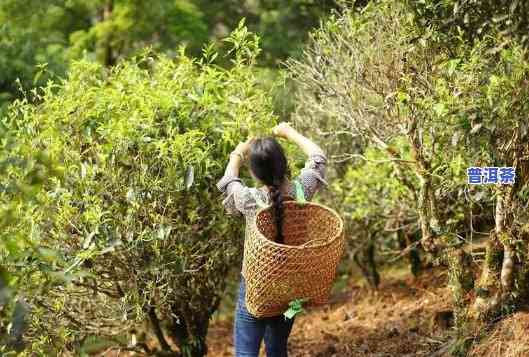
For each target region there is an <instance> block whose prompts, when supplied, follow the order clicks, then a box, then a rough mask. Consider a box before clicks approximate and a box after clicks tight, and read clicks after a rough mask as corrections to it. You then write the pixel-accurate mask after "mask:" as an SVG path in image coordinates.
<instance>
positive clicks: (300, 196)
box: [294, 180, 307, 203]
mask: <svg viewBox="0 0 529 357" xmlns="http://www.w3.org/2000/svg"><path fill="white" fill-rule="evenodd" d="M294 186H295V187H296V201H298V202H301V203H304V202H307V200H306V199H305V192H303V185H301V182H299V180H294Z"/></svg>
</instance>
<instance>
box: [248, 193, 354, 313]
mask: <svg viewBox="0 0 529 357" xmlns="http://www.w3.org/2000/svg"><path fill="white" fill-rule="evenodd" d="M283 205H284V220H283V236H284V244H279V243H275V242H274V239H275V237H276V232H277V229H276V224H275V221H274V216H273V209H272V207H270V206H269V207H265V208H261V209H260V210H259V211H258V212H257V214H256V216H255V220H254V221H253V222H252V224H248V225H247V232H246V240H245V247H244V259H243V266H242V274H243V276H244V278H245V280H246V307H247V309H248V311H249V312H250V313H251V314H252V315H254V316H255V317H270V316H277V315H280V314H282V313H283V312H285V311H286V310H287V309H288V304H289V302H290V301H292V300H294V299H308V300H307V303H306V305H305V306H315V305H321V304H325V303H327V302H328V298H329V294H330V290H331V287H332V283H333V281H334V279H335V276H336V268H337V266H338V263H339V261H340V258H341V257H342V254H343V250H344V228H343V227H344V224H343V220H342V219H341V217H340V216H339V215H338V214H337V213H336V212H335V211H333V210H332V209H330V208H328V207H326V206H323V205H320V204H317V203H311V202H304V203H300V202H296V201H286V202H284V203H283Z"/></svg>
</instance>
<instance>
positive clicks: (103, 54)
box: [95, 0, 116, 67]
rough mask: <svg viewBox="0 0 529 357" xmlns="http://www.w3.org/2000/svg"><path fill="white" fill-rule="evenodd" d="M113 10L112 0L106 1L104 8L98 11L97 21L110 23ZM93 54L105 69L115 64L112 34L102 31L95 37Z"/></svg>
mask: <svg viewBox="0 0 529 357" xmlns="http://www.w3.org/2000/svg"><path fill="white" fill-rule="evenodd" d="M113 10H114V2H113V0H107V1H106V2H105V4H104V6H103V7H102V8H101V9H99V11H98V15H97V21H98V22H105V21H110V19H111V17H112V12H113ZM95 53H96V59H97V61H98V62H99V63H101V64H103V65H105V66H106V67H111V66H114V65H115V64H116V58H115V53H114V50H113V47H112V33H111V32H110V31H102V32H101V34H99V35H98V36H97V38H96V44H95Z"/></svg>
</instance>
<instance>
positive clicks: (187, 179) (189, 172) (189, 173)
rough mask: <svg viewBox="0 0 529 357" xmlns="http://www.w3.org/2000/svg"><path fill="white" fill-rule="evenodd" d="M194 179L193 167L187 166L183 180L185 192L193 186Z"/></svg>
mask: <svg viewBox="0 0 529 357" xmlns="http://www.w3.org/2000/svg"><path fill="white" fill-rule="evenodd" d="M194 179H195V172H194V169H193V166H188V167H187V171H186V177H185V180H184V184H185V186H186V190H189V188H190V187H191V186H192V185H193V181H194Z"/></svg>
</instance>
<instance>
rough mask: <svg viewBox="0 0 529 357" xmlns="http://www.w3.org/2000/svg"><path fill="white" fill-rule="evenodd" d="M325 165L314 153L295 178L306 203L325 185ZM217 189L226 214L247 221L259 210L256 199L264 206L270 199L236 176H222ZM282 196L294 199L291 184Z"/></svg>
mask: <svg viewBox="0 0 529 357" xmlns="http://www.w3.org/2000/svg"><path fill="white" fill-rule="evenodd" d="M326 164H327V158H326V157H325V155H324V154H323V152H318V153H314V154H312V155H310V156H309V157H308V159H307V161H306V162H305V167H304V168H303V169H302V170H301V172H300V174H299V176H298V177H297V180H298V181H299V182H300V183H301V186H302V188H303V192H304V193H305V199H306V200H307V201H310V200H311V199H312V197H313V196H314V194H315V193H316V192H317V191H318V190H319V189H320V188H321V187H322V186H323V185H327V182H326V181H325V168H326ZM217 188H218V189H219V190H220V191H221V192H222V193H223V195H224V200H223V201H222V204H223V206H224V208H225V209H226V211H227V213H228V214H232V215H244V216H245V217H246V218H247V219H248V218H251V217H253V216H255V214H256V212H257V210H258V209H259V205H258V203H257V201H256V197H258V198H259V199H260V200H261V201H262V202H264V203H265V204H270V197H269V195H268V192H267V191H266V188H265V187H261V188H255V187H248V186H246V185H245V184H244V183H243V182H242V180H241V179H240V178H239V177H237V176H233V175H224V176H223V177H222V178H221V179H220V181H219V182H218V183H217ZM284 194H286V195H287V196H290V197H296V188H295V185H294V184H293V183H292V182H288V185H287V188H286V192H284Z"/></svg>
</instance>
